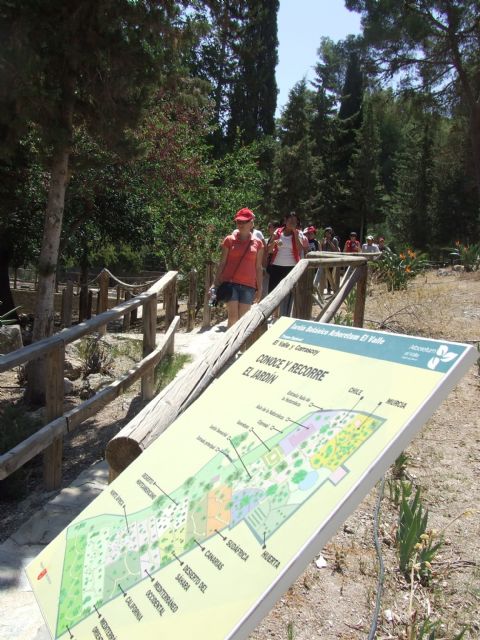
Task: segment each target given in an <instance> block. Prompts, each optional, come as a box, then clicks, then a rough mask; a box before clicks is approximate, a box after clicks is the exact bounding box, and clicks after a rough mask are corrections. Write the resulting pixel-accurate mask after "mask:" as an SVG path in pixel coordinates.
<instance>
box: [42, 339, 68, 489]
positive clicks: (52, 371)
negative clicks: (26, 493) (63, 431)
mask: <svg viewBox="0 0 480 640" xmlns="http://www.w3.org/2000/svg"><path fill="white" fill-rule="evenodd" d="M64 363H65V345H64V344H63V342H60V343H57V344H56V345H55V347H54V348H53V349H52V350H51V351H50V352H49V353H48V355H47V356H46V357H45V365H46V376H47V380H48V384H46V385H45V386H46V388H45V400H46V406H45V419H46V422H47V424H48V423H49V422H52V421H53V420H55V418H59V417H61V416H62V414H63V397H64V396H63V369H64ZM62 456H63V436H58V437H56V438H55V439H54V440H53V442H52V443H51V444H50V445H49V446H48V447H47V448H46V449H45V451H44V453H43V482H44V485H45V488H46V489H47V491H52V490H54V489H58V488H59V487H60V485H61V483H62Z"/></svg>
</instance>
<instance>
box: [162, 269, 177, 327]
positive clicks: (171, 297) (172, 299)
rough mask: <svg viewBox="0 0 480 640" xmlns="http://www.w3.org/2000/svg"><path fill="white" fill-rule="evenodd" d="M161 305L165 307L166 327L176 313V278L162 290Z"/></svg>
mask: <svg viewBox="0 0 480 640" xmlns="http://www.w3.org/2000/svg"><path fill="white" fill-rule="evenodd" d="M163 306H164V309H165V325H166V326H167V327H168V326H169V324H170V323H171V322H172V320H173V319H174V317H175V316H176V315H177V278H176V277H175V278H174V279H173V281H172V282H171V284H169V285H168V287H167V288H165V289H164V291H163Z"/></svg>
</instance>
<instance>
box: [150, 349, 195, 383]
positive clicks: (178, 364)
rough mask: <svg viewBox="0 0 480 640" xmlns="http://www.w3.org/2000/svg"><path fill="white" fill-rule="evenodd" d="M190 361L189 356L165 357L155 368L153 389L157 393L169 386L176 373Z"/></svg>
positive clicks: (182, 354) (175, 355)
mask: <svg viewBox="0 0 480 640" xmlns="http://www.w3.org/2000/svg"><path fill="white" fill-rule="evenodd" d="M190 361H191V357H190V356H188V355H186V354H184V353H181V354H174V355H171V356H167V357H166V358H164V359H163V360H162V361H161V362H159V363H158V364H157V366H156V367H155V388H156V390H157V393H158V392H159V391H161V390H162V389H163V388H164V387H166V386H167V385H168V384H170V382H171V381H172V380H173V379H174V378H175V376H176V375H177V373H178V372H179V371H181V369H183V367H184V366H185V365H186V364H187V362H190Z"/></svg>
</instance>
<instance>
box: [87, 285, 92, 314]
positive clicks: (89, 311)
mask: <svg viewBox="0 0 480 640" xmlns="http://www.w3.org/2000/svg"><path fill="white" fill-rule="evenodd" d="M92 307H93V291H92V290H91V289H88V291H87V320H90V318H91V317H92Z"/></svg>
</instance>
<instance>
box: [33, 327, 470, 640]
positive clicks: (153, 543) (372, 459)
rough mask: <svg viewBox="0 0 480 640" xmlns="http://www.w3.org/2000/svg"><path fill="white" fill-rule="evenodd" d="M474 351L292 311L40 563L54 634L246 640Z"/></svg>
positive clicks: (36, 570) (37, 569)
mask: <svg viewBox="0 0 480 640" xmlns="http://www.w3.org/2000/svg"><path fill="white" fill-rule="evenodd" d="M474 359H475V352H474V350H473V348H472V347H470V346H468V345H463V344H456V343H451V342H439V341H434V340H428V339H423V338H416V337H410V336H402V335H394V334H388V333H383V332H377V331H369V330H365V329H355V328H351V327H343V326H336V325H330V324H320V323H316V322H308V321H303V320H294V319H292V318H281V319H280V320H278V321H277V322H276V323H275V324H274V325H273V327H271V328H270V329H269V331H268V332H267V333H266V334H264V335H263V336H262V338H261V339H260V340H258V341H257V342H256V343H255V344H254V345H253V347H251V348H250V349H249V350H248V351H246V352H245V353H244V354H242V355H241V356H240V357H239V358H238V359H237V361H236V362H235V363H234V364H233V365H232V366H231V367H230V368H229V369H228V371H226V372H225V373H224V374H223V375H222V376H221V377H220V378H218V379H217V380H216V381H215V382H214V383H212V385H210V387H209V388H208V389H207V390H206V391H205V392H204V393H203V394H202V396H201V397H200V398H199V399H198V400H197V401H196V402H195V403H194V404H193V405H192V406H191V407H189V408H188V409H187V410H186V411H185V412H184V413H183V414H182V415H181V416H180V417H179V418H178V419H177V420H176V421H175V422H174V423H173V425H172V426H171V427H170V428H169V429H168V430H167V431H165V432H164V433H163V434H162V435H161V436H160V437H159V438H158V439H157V440H156V441H155V442H154V443H153V444H152V445H151V446H150V447H149V448H148V449H147V451H145V452H144V453H143V454H142V455H141V456H140V457H139V458H138V459H137V460H135V462H134V463H132V464H131V465H130V467H128V469H126V471H124V472H123V474H122V475H121V476H120V477H119V478H117V479H116V480H115V481H114V482H113V483H112V484H111V485H110V486H109V487H108V488H107V489H105V490H104V492H103V493H102V494H101V495H100V496H98V497H97V498H96V499H95V500H94V501H93V502H92V503H91V504H90V505H89V506H88V507H87V508H86V509H85V510H84V511H83V512H82V513H81V514H80V515H79V516H78V517H77V518H76V519H75V520H73V521H72V523H71V524H70V525H69V526H68V527H67V528H66V529H65V530H64V531H63V532H62V533H61V534H60V535H59V536H58V537H57V538H56V539H55V540H53V541H52V542H51V543H50V544H49V545H48V546H47V547H46V548H45V549H44V550H43V551H42V552H41V553H40V554H39V555H38V557H37V558H36V559H35V560H34V561H33V562H32V563H31V564H30V565H29V566H28V567H27V575H28V578H29V580H30V582H31V584H32V587H33V590H34V593H35V595H36V597H37V600H38V603H39V605H40V608H41V610H42V613H43V616H44V618H45V621H46V624H47V627H48V629H49V631H50V633H51V635H52V638H55V639H57V638H62V640H63V639H75V640H80V639H85V640H87V639H88V640H92V639H96V640H113V639H116V640H131V638H142V640H149V639H153V638H162V639H164V640H173V639H174V638H175V640H176V639H178V638H198V639H202V638H205V639H207V638H208V640H215V639H223V638H232V639H233V638H245V637H246V635H247V634H248V632H249V631H251V630H252V629H253V628H254V627H255V625H256V624H257V623H258V622H259V621H260V620H261V619H262V617H263V616H264V615H266V614H267V613H268V611H269V609H270V608H271V606H272V605H273V603H274V602H275V600H276V599H277V598H278V597H280V595H281V594H282V593H283V592H284V591H285V590H286V589H287V588H288V586H289V585H290V584H291V582H292V581H293V580H294V579H295V577H296V576H297V575H298V574H299V573H300V572H301V571H302V570H303V569H304V567H305V566H306V565H307V563H308V562H309V561H310V560H311V559H312V557H313V556H314V555H315V553H317V552H318V551H320V549H321V547H322V546H323V545H324V544H325V542H327V540H328V539H329V537H330V536H331V535H332V534H333V533H334V532H335V530H336V529H337V528H338V526H340V524H341V523H342V522H343V520H344V519H345V518H346V517H347V516H348V515H349V514H350V513H351V512H352V511H353V509H354V508H355V506H356V505H357V504H358V503H359V502H360V500H361V499H362V498H363V497H364V495H365V494H366V493H367V491H368V490H369V489H370V488H371V487H372V486H373V484H374V483H375V481H376V480H378V478H379V477H381V475H382V474H383V473H384V471H385V470H386V469H387V468H388V466H389V465H390V464H391V463H392V462H393V461H394V459H395V458H396V457H397V456H398V454H399V453H400V452H401V451H402V450H403V449H404V448H405V446H406V445H407V444H408V442H409V441H410V440H411V439H412V437H413V435H414V434H415V432H416V431H417V430H418V429H419V428H420V427H421V426H422V425H423V424H424V422H425V421H426V419H427V418H428V417H429V416H430V415H431V414H432V413H433V411H434V409H435V408H436V407H437V406H438V404H439V403H440V402H441V400H442V399H443V398H444V397H445V396H446V395H447V393H448V392H449V391H450V389H451V388H452V387H453V386H454V384H455V383H456V382H458V380H459V379H460V377H461V376H462V375H463V373H464V372H465V371H466V370H467V368H468V366H469V365H470V364H471V363H472V362H473V361H474Z"/></svg>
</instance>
